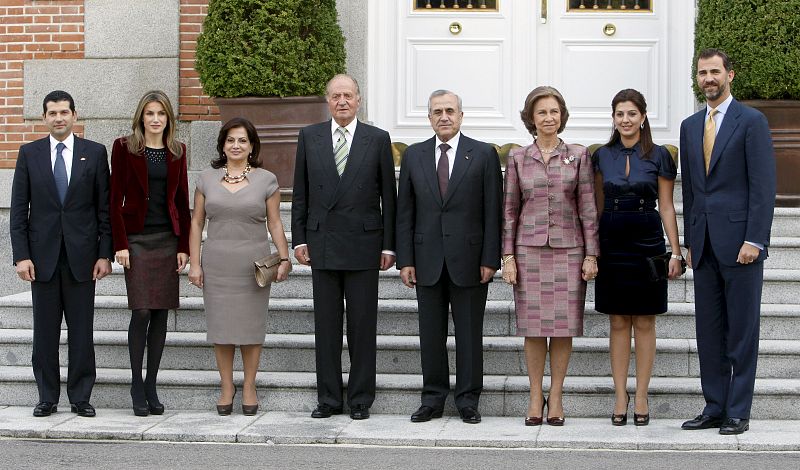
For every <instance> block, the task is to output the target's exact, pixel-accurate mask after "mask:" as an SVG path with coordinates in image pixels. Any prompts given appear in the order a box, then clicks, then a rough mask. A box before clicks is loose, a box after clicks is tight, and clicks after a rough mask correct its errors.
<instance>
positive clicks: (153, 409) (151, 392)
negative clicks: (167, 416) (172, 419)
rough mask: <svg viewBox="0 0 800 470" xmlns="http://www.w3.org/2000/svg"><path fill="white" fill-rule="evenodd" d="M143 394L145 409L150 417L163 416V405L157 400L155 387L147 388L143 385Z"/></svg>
mask: <svg viewBox="0 0 800 470" xmlns="http://www.w3.org/2000/svg"><path fill="white" fill-rule="evenodd" d="M144 394H145V396H146V397H147V408H148V410H149V411H150V414H151V415H163V414H164V405H163V404H162V403H161V401H160V400H159V399H158V394H157V393H156V388H155V387H152V388H150V387H147V385H145V388H144Z"/></svg>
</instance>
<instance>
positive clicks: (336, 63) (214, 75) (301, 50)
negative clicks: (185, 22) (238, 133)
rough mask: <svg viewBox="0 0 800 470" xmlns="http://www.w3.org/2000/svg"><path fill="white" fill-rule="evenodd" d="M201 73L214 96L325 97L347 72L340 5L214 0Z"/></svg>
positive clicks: (320, 0) (322, 0) (199, 60)
mask: <svg viewBox="0 0 800 470" xmlns="http://www.w3.org/2000/svg"><path fill="white" fill-rule="evenodd" d="M195 69H196V70H197V72H198V73H199V74H200V82H201V83H202V84H203V90H204V91H205V93H206V94H208V95H209V96H216V97H224V98H233V97H237V96H281V97H283V96H313V95H324V94H325V84H326V82H327V81H328V80H329V79H330V78H331V77H332V76H333V75H335V74H337V73H342V72H344V70H345V49H344V36H343V35H342V30H341V29H340V28H339V24H338V23H337V22H336V1H335V0H210V1H209V2H208V16H206V18H205V21H204V22H203V32H202V33H201V34H200V37H199V38H198V39H197V57H196V61H195Z"/></svg>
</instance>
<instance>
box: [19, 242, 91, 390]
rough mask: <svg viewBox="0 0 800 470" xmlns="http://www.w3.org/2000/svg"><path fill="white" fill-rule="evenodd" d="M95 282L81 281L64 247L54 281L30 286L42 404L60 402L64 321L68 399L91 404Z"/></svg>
mask: <svg viewBox="0 0 800 470" xmlns="http://www.w3.org/2000/svg"><path fill="white" fill-rule="evenodd" d="M94 285H95V282H94V281H86V282H78V281H76V280H75V277H74V276H73V275H72V271H71V270H70V268H69V262H68V261H67V256H66V250H65V249H64V247H63V245H62V247H61V253H60V255H59V258H58V265H57V266H56V270H55V273H54V274H53V277H52V278H51V279H50V280H49V281H46V282H41V281H34V282H32V283H31V294H32V297H33V358H32V364H33V375H34V377H35V378H36V386H37V387H38V389H39V401H48V402H52V403H58V397H59V394H60V392H61V384H60V373H59V367H58V347H59V339H60V336H61V320H62V317H63V318H66V321H67V333H68V340H67V345H68V348H69V354H68V363H67V366H68V368H67V397H68V398H69V401H70V403H78V402H81V401H89V397H90V396H91V394H92V387H93V386H94V381H95V362H94V338H93V335H92V332H93V321H94Z"/></svg>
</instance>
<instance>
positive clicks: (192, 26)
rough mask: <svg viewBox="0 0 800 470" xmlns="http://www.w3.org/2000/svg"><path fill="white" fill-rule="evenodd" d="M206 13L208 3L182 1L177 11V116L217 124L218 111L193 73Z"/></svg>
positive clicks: (194, 72)
mask: <svg viewBox="0 0 800 470" xmlns="http://www.w3.org/2000/svg"><path fill="white" fill-rule="evenodd" d="M207 12H208V0H181V10H180V15H181V16H180V18H181V20H180V21H181V24H180V41H181V46H180V62H179V63H180V81H181V83H180V89H179V92H180V97H179V105H178V113H179V114H180V119H181V120H182V121H217V120H219V110H218V109H217V107H216V106H215V105H214V101H213V100H212V99H211V98H209V97H208V96H206V95H204V94H203V88H202V87H201V85H200V79H199V78H198V74H197V72H196V71H195V70H194V58H195V49H196V46H197V37H198V36H199V35H200V32H201V31H202V28H203V19H204V18H205V17H206V14H207Z"/></svg>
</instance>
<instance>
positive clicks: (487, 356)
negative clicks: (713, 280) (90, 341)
mask: <svg viewBox="0 0 800 470" xmlns="http://www.w3.org/2000/svg"><path fill="white" fill-rule="evenodd" d="M66 336H67V335H66V334H63V335H62V338H61V348H60V349H61V351H60V353H61V354H60V358H61V365H62V366H66V364H67V347H66ZM31 340H32V332H31V330H0V365H1V366H30V365H31ZM94 340H95V356H96V361H97V367H101V368H126V367H130V362H129V359H128V339H127V333H126V332H122V331H95V334H94ZM376 342H377V358H376V366H377V372H378V373H379V374H414V373H418V372H419V370H420V351H419V340H418V338H417V337H415V336H386V335H379V336H378V337H377V339H376ZM344 343H345V348H344V351H343V353H342V364H343V368H344V369H343V370H344V371H349V358H348V354H347V345H346V344H347V341H346V340H345V341H344ZM522 345H523V340H522V338H517V337H508V336H502V337H495V336H487V337H484V338H483V349H484V370H485V372H486V373H487V374H490V375H509V376H515V375H525V374H526V373H527V372H526V370H527V369H526V365H525V354H524V351H523V347H522ZM447 347H448V350H449V351H450V354H449V356H450V369H451V370H455V341H454V339H453V338H452V337H450V338H448V342H447ZM264 348H265V349H264V351H263V352H262V356H261V370H262V371H265V372H314V370H315V359H314V335H311V334H308V335H298V334H283V335H281V334H268V335H267V336H266V338H265V340H264ZM798 359H800V341H797V340H763V341H761V344H760V350H759V364H758V377H765V378H792V377H800V360H798ZM215 361H216V360H215V358H214V352H213V348H211V346H210V345H209V343H208V342H206V335H205V334H204V333H182V332H171V333H169V334H168V335H167V342H166V348H165V350H164V356H163V357H162V360H161V364H162V367H163V368H164V369H184V370H214V369H215V368H216V362H215ZM633 364H634V362H633V358H632V360H631V367H630V371H629V373H630V374H634V371H635V368H634V366H633ZM235 368H236V370H241V368H242V366H241V363H240V362H239V361H238V360H237V363H236V364H235ZM546 373H549V372H546ZM568 373H569V375H574V376H597V375H602V376H610V374H611V370H610V364H609V356H608V340H607V339H605V338H576V339H575V340H574V343H573V352H572V356H571V359H570V367H569V372H568ZM653 376H655V377H698V376H699V364H698V359H697V346H696V342H695V340H685V339H659V340H657V342H656V361H655V366H654V369H653Z"/></svg>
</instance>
